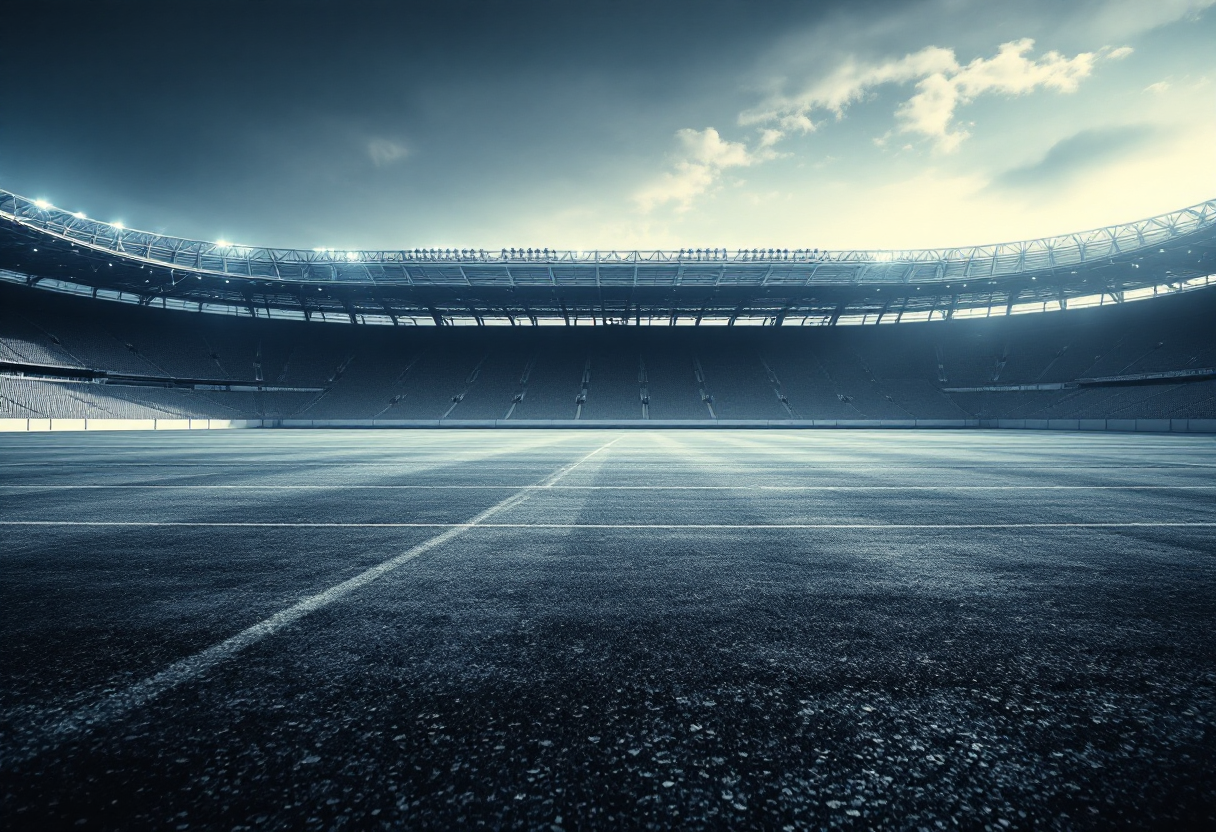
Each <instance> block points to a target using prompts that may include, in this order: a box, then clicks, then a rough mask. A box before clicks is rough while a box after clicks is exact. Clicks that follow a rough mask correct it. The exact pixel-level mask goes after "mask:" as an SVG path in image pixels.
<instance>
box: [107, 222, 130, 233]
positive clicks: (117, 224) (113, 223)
mask: <svg viewBox="0 0 1216 832" xmlns="http://www.w3.org/2000/svg"><path fill="white" fill-rule="evenodd" d="M110 225H112V226H114V227H115V228H117V229H118V230H119V231H122V230H123V229H124V228H126V226H125V225H123V224H122V223H121V222H112V223H110Z"/></svg>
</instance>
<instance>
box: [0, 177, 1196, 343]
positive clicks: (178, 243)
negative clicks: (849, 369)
mask: <svg viewBox="0 0 1216 832" xmlns="http://www.w3.org/2000/svg"><path fill="white" fill-rule="evenodd" d="M1214 273H1216V200H1210V201H1208V202H1203V203H1200V204H1198V205H1193V206H1191V207H1189V208H1184V209H1182V210H1179V211H1174V212H1172V213H1169V214H1162V215H1160V216H1156V217H1150V218H1148V219H1144V220H1139V221H1136V222H1130V223H1125V224H1122V225H1113V226H1109V227H1107V228H1098V229H1093V230H1090V231H1083V232H1077V233H1072V234H1064V235H1061V236H1058V237H1046V238H1043V239H1038V240H1025V241H1022V242H1014V243H999V244H994V245H982V246H973V247H969V248H950V249H917V250H907V251H832V250H825V249H816V248H796V249H750V250H748V249H742V250H729V251H728V250H727V249H722V248H698V249H684V250H680V251H556V250H550V249H539V248H520V249H515V248H509V249H497V250H492V251H488V250H484V249H404V250H396V251H348V250H333V249H270V248H256V247H251V246H244V245H235V244H231V243H227V242H223V241H218V242H204V241H200V240H187V239H182V238H179V237H170V236H166V235H163V234H154V233H151V232H147V231H138V230H135V229H128V228H124V227H122V226H121V225H118V224H110V223H105V222H99V221H96V220H92V219H88V218H86V217H85V216H83V215H82V214H79V213H73V212H70V211H66V210H62V209H60V208H57V207H55V206H53V205H50V204H48V203H46V202H44V201H41V200H33V199H27V198H25V197H22V196H18V195H16V194H13V193H10V192H8V191H3V190H0V279H5V280H9V281H20V282H23V283H25V284H27V285H30V286H41V287H43V288H56V289H59V290H61V291H72V292H77V293H87V294H91V295H92V296H94V297H108V298H117V299H125V300H135V301H136V302H138V303H141V304H144V305H156V306H165V307H168V308H174V307H176V308H187V309H198V310H200V311H213V312H229V313H236V314H248V315H253V316H255V317H272V318H273V317H288V318H304V319H314V318H317V319H324V320H339V321H349V322H351V323H359V322H367V323H378V322H383V323H393V324H411V323H412V324H435V325H445V324H479V325H480V324H492V323H505V324H529V323H530V324H538V325H539V324H547V323H555V324H578V323H595V324H645V323H652V324H653V323H665V324H703V323H704V324H715V323H716V324H731V325H733V324H770V325H782V324H785V325H791V324H837V323H893V322H899V321H910V320H922V321H923V320H927V319H938V318H951V317H972V316H976V315H992V314H1009V313H1011V312H1015V311H1038V310H1045V309H1062V308H1067V307H1068V306H1069V305H1070V303H1072V304H1073V305H1074V306H1075V305H1082V304H1085V305H1091V304H1092V303H1094V302H1107V301H1108V300H1109V301H1110V302H1122V301H1124V300H1125V299H1134V298H1139V297H1145V296H1152V295H1155V294H1157V293H1158V292H1162V291H1166V292H1168V291H1181V290H1185V289H1189V288H1198V287H1201V286H1206V285H1209V283H1211V284H1216V277H1213V274H1214ZM1095 298H1096V299H1098V300H1097V301H1094V299H1095Z"/></svg>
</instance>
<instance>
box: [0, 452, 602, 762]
mask: <svg viewBox="0 0 1216 832" xmlns="http://www.w3.org/2000/svg"><path fill="white" fill-rule="evenodd" d="M623 436H624V434H622V435H621V436H618V437H617V438H616V439H613V440H611V441H609V442H606V443H604V444H603V445H601V446H600V447H598V448H596V449H595V450H594V451H592V452H591V453H589V454H587V455H586V456H584V457H582V458H581V459H579V460H578V461H576V462H573V463H571V464H569V465H566V466H564V467H563V468H560V469H559V470H557V471H556V472H554V473H553V474H551V475H550V476H548V477H546V478H545V479H544V480H542V481H541V482H540V483H539V485H540V486H548V485H552V484H553V483H555V482H557V481H558V480H560V479H561V478H562V477H564V476H566V475H567V474H569V473H570V472H571V471H573V470H574V469H575V468H577V467H578V466H580V465H582V464H583V463H584V462H586V461H587V460H589V459H591V458H592V457H593V456H595V455H596V454H598V453H600V452H601V451H603V450H605V449H607V448H609V447H611V446H612V445H613V444H614V443H615V442H617V441H619V440H620V439H621V438H622V437H623ZM531 495H532V489H521V490H520V491H519V492H517V493H515V494H512V495H511V496H510V497H507V498H506V499H505V500H502V501H501V502H499V503H496V504H494V505H492V506H490V507H489V508H488V509H486V510H485V511H483V512H481V513H480V514H478V515H477V516H476V517H473V518H472V519H470V520H468V521H466V522H464V523H454V524H444V525H447V526H448V529H447V531H445V532H442V533H440V534H437V535H435V536H434V537H432V538H430V539H429V540H426V541H424V542H422V543H419V544H418V545H417V546H414V547H413V548H412V549H409V550H407V551H405V552H402V553H401V554H399V555H396V556H395V557H392V558H389V559H388V560H386V561H383V562H382V563H379V564H377V565H375V566H373V567H371V568H369V569H366V570H364V571H363V572H360V573H359V574H358V575H355V576H354V577H353V578H348V579H347V580H345V581H343V582H342V583H340V584H337V585H335V586H332V587H330V588H329V589H326V590H324V591H322V592H318V593H317V594H315V595H311V596H309V597H308V598H305V599H304V600H302V601H299V602H297V603H295V604H293V605H292V606H290V607H288V608H287V609H285V610H282V611H281V612H278V613H275V614H274V615H272V616H270V617H269V618H266V619H264V620H262V621H259V622H258V623H257V624H254V625H253V626H251V627H247V628H245V629H244V630H242V631H241V632H239V633H237V634H236V635H234V636H232V637H231V638H228V639H225V640H224V641H221V642H219V643H218V644H215V645H212V646H211V647H208V648H207V649H206V650H203V651H202V652H200V653H195V654H194V655H193V656H188V657H186V658H184V659H181V660H179V661H177V662H174V663H173V664H171V665H170V666H169V667H167V668H165V669H164V670H162V671H160V672H159V673H157V674H155V675H153V676H149V677H148V678H147V679H144V680H143V681H142V682H137V683H136V684H134V685H132V686H131V687H129V688H126V689H125V690H120V691H117V692H115V693H111V694H110V695H108V696H106V697H105V698H103V699H101V700H100V701H99V702H96V703H94V704H91V705H86V706H85V707H83V708H80V709H78V710H77V711H75V712H74V713H71V714H69V715H68V716H66V717H64V718H63V719H60V720H59V721H57V722H54V723H52V724H50V725H47V726H45V727H38V728H35V729H34V730H33V731H30V735H29V736H28V737H22V738H20V739H19V738H17V737H14V738H12V739H10V741H9V743H8V748H7V749H6V753H5V755H4V760H3V765H4V766H11V765H12V764H14V763H19V762H22V761H24V760H28V759H30V758H32V757H35V756H37V755H38V754H40V753H42V752H44V751H47V750H49V749H51V748H54V747H56V746H58V745H60V744H61V743H63V742H65V741H67V740H69V739H71V738H73V737H75V736H77V735H79V734H83V733H87V732H89V731H91V730H92V729H93V728H95V727H97V726H99V725H103V724H105V723H107V722H111V721H113V720H115V719H118V718H120V717H122V716H124V715H125V714H127V713H129V712H130V711H133V710H135V709H136V708H140V707H142V706H144V705H146V704H147V703H149V702H151V701H152V700H153V699H155V698H156V697H158V696H160V695H161V694H162V693H164V692H165V691H168V690H170V689H172V688H174V687H177V686H178V685H180V684H182V683H183V682H189V681H191V680H193V679H196V678H198V677H199V676H201V675H202V674H204V673H206V672H207V671H208V670H210V669H212V668H213V667H215V666H216V665H218V664H221V663H222V662H224V661H227V660H228V659H230V658H232V657H233V656H235V655H236V654H237V653H239V652H241V651H242V650H244V649H245V648H246V647H249V646H250V645H252V644H255V643H257V642H259V641H261V640H262V639H264V638H266V637H267V636H271V635H274V634H275V633H277V632H279V631H280V630H282V629H284V628H286V627H288V626H290V625H292V624H294V623H295V622H296V621H299V620H300V619H301V618H303V617H305V616H306V615H309V614H310V613H314V612H316V611H317V610H320V609H323V608H325V607H328V606H329V605H331V604H333V603H334V602H335V601H338V600H340V599H342V598H344V597H346V596H347V595H350V594H351V593H352V592H355V591H356V590H358V589H361V588H363V587H365V586H367V585H368V584H370V583H372V582H373V581H376V580H377V579H379V578H382V577H384V576H385V575H387V574H389V573H391V572H393V571H395V570H397V569H399V568H401V567H402V566H403V565H405V564H406V563H409V562H410V561H412V560H414V559H415V558H417V557H418V556H419V555H421V554H424V553H425V552H428V551H430V550H431V549H434V548H435V547H437V546H441V545H443V544H444V543H447V542H448V541H450V540H452V539H454V538H456V537H459V536H460V535H461V534H463V533H464V532H466V531H468V530H469V529H472V528H474V527H476V526H479V525H481V524H483V523H484V522H485V521H486V520H488V519H490V518H491V517H493V516H494V515H496V514H499V513H501V512H503V511H506V510H508V509H511V508H514V507H515V506H517V505H519V504H520V503H522V502H524V501H525V500H527V499H528V497H530V496H531ZM6 525H14V523H13V522H12V521H9V522H7V523H6ZM185 525H200V524H185ZM387 525H391V526H406V525H408V524H387ZM440 527H442V526H440Z"/></svg>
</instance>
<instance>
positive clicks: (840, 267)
mask: <svg viewBox="0 0 1216 832" xmlns="http://www.w3.org/2000/svg"><path fill="white" fill-rule="evenodd" d="M0 218H3V219H7V220H10V221H12V222H15V223H18V224H20V225H22V226H24V227H27V228H32V229H37V230H39V231H41V232H44V233H46V234H49V235H52V236H54V237H56V238H59V239H61V240H65V241H68V242H70V243H72V244H74V245H77V246H81V247H84V248H87V249H91V250H94V251H98V252H105V253H111V254H117V255H119V256H121V257H124V258H127V259H134V260H137V261H140V262H145V263H152V264H156V265H160V266H166V267H169V268H171V269H175V270H181V271H183V272H190V273H201V274H213V275H220V276H224V277H247V278H257V279H287V280H316V279H326V280H330V281H333V280H337V281H343V282H354V283H375V282H378V281H379V280H381V279H383V278H384V277H385V276H386V275H384V271H385V270H386V269H389V270H392V271H393V272H406V273H408V272H409V271H411V270H414V267H417V270H420V271H421V272H425V271H426V270H427V269H438V270H440V273H438V274H436V275H435V277H436V278H437V279H439V280H440V281H441V282H447V281H449V280H461V279H464V280H469V279H470V278H469V276H468V275H467V274H466V271H465V270H466V269H473V270H474V271H476V269H477V267H482V268H483V269H484V268H485V267H491V268H492V269H493V270H494V271H496V272H503V273H505V274H506V275H507V276H508V277H511V271H510V270H511V269H513V268H517V269H518V268H524V267H539V268H541V269H543V270H545V271H547V272H548V274H549V276H550V278H553V276H554V275H555V274H556V273H558V272H560V270H561V269H563V268H571V267H573V268H574V269H575V270H577V271H579V272H581V271H583V270H585V269H588V268H590V269H596V270H598V269H600V268H612V267H632V268H633V269H634V270H640V269H643V268H648V267H649V268H654V267H658V268H659V269H660V272H661V282H662V283H664V284H666V283H667V282H669V281H670V280H672V279H676V280H677V282H679V279H681V278H683V277H684V275H685V273H687V274H688V277H689V278H690V280H695V279H696V277H697V274H698V270H700V269H708V270H712V271H715V272H716V274H717V278H718V280H719V281H721V280H722V279H723V278H727V279H728V278H729V276H730V273H731V272H733V271H738V272H739V273H740V274H741V275H742V274H744V273H746V274H748V275H751V274H752V273H754V272H755V271H756V269H758V268H759V269H763V270H765V271H768V272H773V271H779V270H781V269H789V270H790V275H789V276H790V278H792V279H794V280H797V281H798V282H804V281H810V282H825V283H832V282H872V281H873V282H884V283H886V282H901V283H906V282H947V281H951V280H960V279H978V278H985V277H998V276H1009V275H1016V274H1020V273H1024V272H1032V271H1036V270H1044V269H1057V268H1062V267H1068V266H1075V265H1081V264H1085V263H1087V262H1090V261H1094V260H1103V259H1109V258H1111V257H1115V256H1119V255H1129V254H1132V253H1135V252H1137V251H1144V250H1150V249H1152V248H1153V247H1155V246H1160V245H1161V244H1163V243H1166V242H1168V241H1171V240H1174V239H1176V238H1178V237H1183V236H1186V235H1189V234H1192V233H1194V232H1196V231H1200V230H1203V229H1206V228H1209V227H1216V200H1209V201H1207V202H1202V203H1199V204H1197V205H1193V206H1190V207H1188V208H1183V209H1181V210H1179V211H1174V212H1172V213H1169V214H1162V215H1160V216H1156V217H1150V218H1148V219H1143V220H1138V221H1136V222H1131V223H1124V224H1122V225H1114V226H1108V227H1106V228H1098V229H1092V230H1089V231H1082V232H1077V233H1074V234H1065V235H1061V236H1057V237H1046V238H1042V239H1037V240H1024V241H1021V242H1012V243H997V244H993V245H983V246H973V247H970V248H948V249H909V250H889V251H888V250H841V251H835V250H827V249H818V248H795V249H769V248H765V249H736V250H734V251H733V252H732V251H729V250H727V249H723V248H712V247H706V248H690V249H679V250H651V251H641V250H634V251H563V250H557V249H548V248H501V249H497V250H488V249H471V248H470V249H435V248H421V249H401V250H346V249H330V248H320V249H311V250H309V249H274V248H258V247H251V246H244V245H237V244H233V243H227V242H222V241H220V242H204V241H201V240H187V239H184V238H181V237H170V236H166V235H163V234H155V233H152V232H148V231H139V230H136V229H129V228H125V227H122V226H120V225H117V224H111V223H105V222H100V221H97V220H92V219H89V218H87V217H85V216H84V215H83V214H79V213H73V212H70V211H66V210H63V209H60V208H57V207H55V206H53V205H50V204H48V203H46V202H43V201H41V200H31V199H28V198H26V197H22V196H19V195H17V194H13V193H10V192H8V191H3V190H0ZM449 267H450V268H451V270H452V272H451V274H447V273H445V272H443V271H442V270H444V269H445V268H449ZM477 276H478V275H476V274H474V276H473V277H474V278H476V277H477ZM481 276H482V277H488V276H489V275H481ZM655 276H656V278H660V275H655ZM388 277H390V278H391V275H388ZM572 277H574V275H572ZM512 279H513V278H512ZM597 280H598V278H597Z"/></svg>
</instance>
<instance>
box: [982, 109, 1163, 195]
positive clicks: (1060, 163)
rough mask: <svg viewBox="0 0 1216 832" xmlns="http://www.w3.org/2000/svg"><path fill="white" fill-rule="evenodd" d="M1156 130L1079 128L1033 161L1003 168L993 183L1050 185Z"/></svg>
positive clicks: (1135, 146) (1129, 148) (1135, 145)
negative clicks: (1005, 169)
mask: <svg viewBox="0 0 1216 832" xmlns="http://www.w3.org/2000/svg"><path fill="white" fill-rule="evenodd" d="M1158 133H1159V130H1158V129H1157V128H1155V127H1152V126H1150V125H1147V124H1130V125H1125V126H1121V127H1105V128H1096V129H1092V130H1082V131H1081V132H1080V133H1076V134H1074V135H1072V136H1069V137H1067V138H1065V139H1061V140H1060V141H1058V142H1056V143H1055V144H1054V145H1052V146H1051V147H1050V148H1049V149H1048V151H1047V152H1046V153H1045V154H1044V155H1043V158H1042V159H1040V160H1038V161H1037V162H1034V163H1032V164H1029V165H1025V166H1022V167H1017V168H1012V169H1010V170H1007V171H1005V172H1004V173H1002V174H1001V175H1000V176H998V177H997V178H996V179H995V180H994V181H993V184H994V185H996V186H998V187H1003V188H1018V189H1022V188H1036V187H1040V186H1053V187H1054V186H1056V185H1060V184H1062V183H1064V182H1066V181H1067V180H1070V179H1074V178H1076V177H1078V176H1081V175H1082V174H1085V173H1089V172H1090V171H1092V170H1093V169H1095V168H1099V167H1103V166H1105V165H1106V164H1108V163H1109V162H1111V161H1112V160H1114V159H1118V158H1121V157H1124V156H1126V155H1128V154H1129V153H1131V152H1133V151H1135V150H1139V149H1140V148H1141V147H1143V146H1144V145H1146V144H1148V143H1149V142H1150V141H1151V140H1152V139H1154V138H1155V137H1156V136H1157V134H1158Z"/></svg>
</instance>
